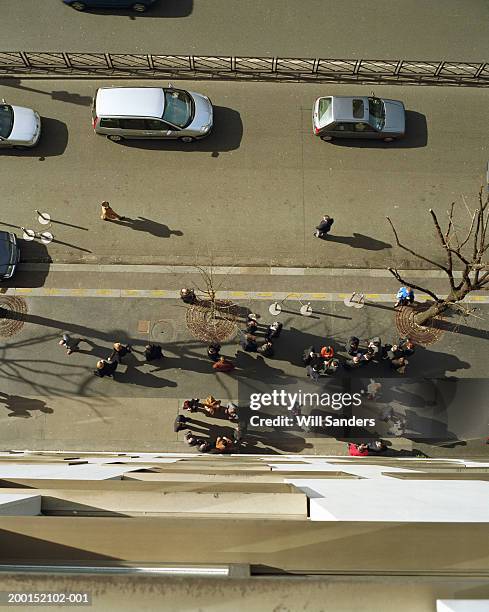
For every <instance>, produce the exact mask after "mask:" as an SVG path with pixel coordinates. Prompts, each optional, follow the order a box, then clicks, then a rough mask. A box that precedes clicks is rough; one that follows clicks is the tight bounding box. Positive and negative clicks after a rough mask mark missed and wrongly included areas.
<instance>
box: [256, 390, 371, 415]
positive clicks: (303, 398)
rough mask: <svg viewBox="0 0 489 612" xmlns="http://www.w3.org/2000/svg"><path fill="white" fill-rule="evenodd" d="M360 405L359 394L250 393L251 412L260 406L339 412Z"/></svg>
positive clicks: (281, 391)
mask: <svg viewBox="0 0 489 612" xmlns="http://www.w3.org/2000/svg"><path fill="white" fill-rule="evenodd" d="M361 404H362V396H361V394H360V393H304V392H302V391H297V392H295V393H291V392H289V391H285V390H284V389H281V390H280V391H279V390H277V389H274V390H273V391H272V392H271V393H251V394H250V408H251V410H260V408H261V407H262V406H266V407H268V406H276V407H283V408H287V410H292V408H294V406H309V407H317V406H321V407H324V408H332V409H333V410H341V409H342V408H345V407H346V408H347V407H350V406H353V407H357V406H360V405H361Z"/></svg>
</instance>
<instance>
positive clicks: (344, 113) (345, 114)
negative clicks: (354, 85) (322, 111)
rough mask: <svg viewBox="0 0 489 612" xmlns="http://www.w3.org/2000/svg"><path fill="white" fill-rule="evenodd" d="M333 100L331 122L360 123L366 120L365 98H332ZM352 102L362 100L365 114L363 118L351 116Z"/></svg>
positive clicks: (366, 106)
mask: <svg viewBox="0 0 489 612" xmlns="http://www.w3.org/2000/svg"><path fill="white" fill-rule="evenodd" d="M332 98H333V105H332V106H333V121H355V122H357V121H361V120H362V119H363V118H365V117H367V118H368V97H367V96H332ZM353 100H362V102H363V105H364V109H365V114H364V116H363V117H354V116H353Z"/></svg>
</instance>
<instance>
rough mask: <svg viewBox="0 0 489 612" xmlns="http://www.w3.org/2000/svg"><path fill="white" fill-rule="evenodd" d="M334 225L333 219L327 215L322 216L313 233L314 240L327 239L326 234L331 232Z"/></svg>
mask: <svg viewBox="0 0 489 612" xmlns="http://www.w3.org/2000/svg"><path fill="white" fill-rule="evenodd" d="M333 223H334V219H333V218H332V217H330V216H329V215H324V217H323V218H322V219H321V221H320V222H319V225H316V231H315V232H314V236H315V237H316V238H327V237H328V233H329V232H330V231H331V226H332V225H333Z"/></svg>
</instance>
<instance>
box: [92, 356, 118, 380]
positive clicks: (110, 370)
mask: <svg viewBox="0 0 489 612" xmlns="http://www.w3.org/2000/svg"><path fill="white" fill-rule="evenodd" d="M116 370H117V361H110V360H109V359H99V360H98V361H97V369H96V370H94V372H93V373H94V374H95V376H99V377H100V378H103V377H104V376H110V377H111V378H113V377H114V374H115V371H116Z"/></svg>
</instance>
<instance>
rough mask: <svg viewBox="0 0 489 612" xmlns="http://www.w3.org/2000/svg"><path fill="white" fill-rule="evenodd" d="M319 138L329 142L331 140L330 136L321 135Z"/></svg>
mask: <svg viewBox="0 0 489 612" xmlns="http://www.w3.org/2000/svg"><path fill="white" fill-rule="evenodd" d="M321 140H324V141H325V142H330V141H331V140H333V137H332V136H321Z"/></svg>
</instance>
